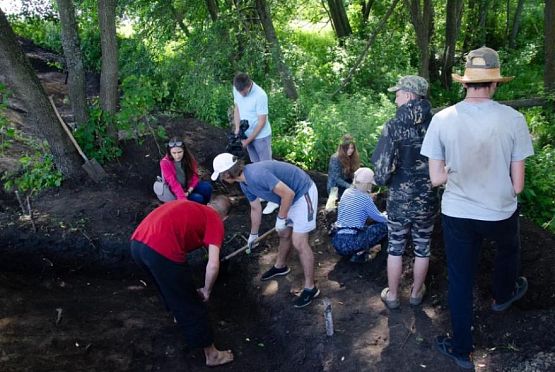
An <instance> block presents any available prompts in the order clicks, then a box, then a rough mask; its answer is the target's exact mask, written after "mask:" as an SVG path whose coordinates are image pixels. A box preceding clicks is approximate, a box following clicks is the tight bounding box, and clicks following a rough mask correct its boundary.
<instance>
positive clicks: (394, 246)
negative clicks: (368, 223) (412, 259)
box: [387, 217, 435, 258]
mask: <svg viewBox="0 0 555 372" xmlns="http://www.w3.org/2000/svg"><path fill="white" fill-rule="evenodd" d="M434 221H435V217H432V218H429V219H416V220H413V221H407V220H406V219H403V220H402V221H399V220H392V219H391V218H389V219H388V221H387V233H388V239H389V246H388V248H387V252H388V253H389V254H390V255H392V256H402V255H403V254H404V253H405V248H406V246H407V242H408V239H409V237H411V238H412V244H413V245H414V255H415V256H416V257H421V258H426V257H430V242H431V240H432V233H433V231H434Z"/></svg>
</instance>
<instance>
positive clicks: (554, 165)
mask: <svg viewBox="0 0 555 372" xmlns="http://www.w3.org/2000/svg"><path fill="white" fill-rule="evenodd" d="M554 169H555V148H554V147H553V146H551V145H546V146H544V147H543V148H536V149H535V154H534V156H532V157H530V158H528V159H527V160H526V173H525V174H526V182H525V187H524V190H523V192H522V193H521V194H520V197H519V199H520V202H521V206H522V211H523V213H524V215H525V216H526V217H528V218H529V219H531V220H532V221H535V222H536V223H537V224H539V225H541V226H543V227H544V228H549V229H550V230H551V231H552V232H555V222H554V221H555V220H554V218H555V172H554V171H553V170H554Z"/></svg>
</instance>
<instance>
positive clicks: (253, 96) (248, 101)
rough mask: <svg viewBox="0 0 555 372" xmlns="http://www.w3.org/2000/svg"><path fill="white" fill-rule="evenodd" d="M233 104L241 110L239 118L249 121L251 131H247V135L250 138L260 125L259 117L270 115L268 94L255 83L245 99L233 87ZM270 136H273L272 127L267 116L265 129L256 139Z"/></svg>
mask: <svg viewBox="0 0 555 372" xmlns="http://www.w3.org/2000/svg"><path fill="white" fill-rule="evenodd" d="M233 102H234V103H235V104H236V105H237V108H238V109H239V117H240V118H241V120H248V121H249V129H247V131H246V132H245V134H246V135H247V136H250V134H251V133H252V131H253V130H254V128H256V125H257V124H258V116H259V115H268V95H266V92H264V90H263V89H262V88H260V87H259V86H258V85H256V83H255V82H254V81H253V82H252V89H251V91H250V92H249V94H247V96H246V97H243V96H242V95H241V94H240V93H239V92H238V91H237V89H235V87H233ZM270 134H272V128H271V127H270V120H269V119H268V117H267V116H266V125H264V128H262V130H261V131H260V132H259V133H258V135H257V136H256V138H257V139H259V138H264V137H268V136H269V135H270Z"/></svg>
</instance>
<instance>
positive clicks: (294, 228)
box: [212, 153, 320, 308]
mask: <svg viewBox="0 0 555 372" xmlns="http://www.w3.org/2000/svg"><path fill="white" fill-rule="evenodd" d="M213 165H214V173H213V174H212V180H213V181H215V180H217V179H218V178H220V179H222V180H224V181H226V182H227V183H234V182H239V184H240V186H241V189H242V190H243V193H244V194H245V196H246V197H247V199H248V200H249V202H250V205H251V231H250V236H249V240H248V243H249V245H251V246H252V245H253V244H255V242H256V240H257V239H258V232H259V231H258V229H259V227H260V221H261V219H262V206H261V203H260V199H261V198H262V199H265V200H268V201H271V202H274V203H277V204H279V211H278V216H277V220H276V231H277V232H278V236H279V247H278V254H277V259H276V263H275V264H274V266H272V268H271V269H270V270H268V271H267V272H265V273H264V274H262V277H261V280H263V281H264V280H269V279H271V278H273V277H277V276H282V275H287V274H288V273H289V271H291V270H290V269H289V267H287V264H286V261H287V257H288V256H289V253H290V251H291V245H293V247H295V249H296V250H297V252H298V253H299V258H300V260H301V265H302V267H303V271H304V290H303V291H302V293H301V295H300V296H299V297H298V298H297V299H296V300H295V302H294V306H295V307H297V308H301V307H305V306H307V305H308V304H310V303H311V302H312V299H313V298H315V297H317V296H318V295H319V294H320V291H319V290H318V288H316V286H315V285H314V254H313V253H312V248H311V247H310V245H309V243H308V233H309V232H310V231H312V230H314V229H315V228H316V211H317V207H318V205H317V203H318V190H317V189H316V185H315V184H314V182H312V180H311V179H310V177H309V176H308V175H307V174H306V173H305V172H303V171H302V170H301V169H299V168H297V167H296V166H294V165H291V164H288V163H284V162H281V161H272V160H267V161H260V162H257V163H252V164H249V165H244V163H243V161H241V160H238V159H237V157H235V156H233V155H232V154H229V153H223V154H219V155H218V156H216V158H215V159H214V163H213Z"/></svg>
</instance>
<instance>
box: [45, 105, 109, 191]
mask: <svg viewBox="0 0 555 372" xmlns="http://www.w3.org/2000/svg"><path fill="white" fill-rule="evenodd" d="M48 100H49V101H50V104H51V105H52V108H53V109H54V113H55V114H56V117H57V118H58V120H59V121H60V124H61V125H62V128H64V130H65V132H66V133H67V135H68V136H69V139H70V140H71V142H72V143H73V145H74V146H75V148H76V149H77V151H78V152H79V155H81V157H82V158H83V160H85V164H83V169H84V170H85V172H87V174H88V175H89V177H90V178H91V179H92V180H93V181H94V182H96V183H98V182H100V181H101V180H102V179H103V178H104V177H106V176H107V174H106V171H105V170H104V168H102V166H101V165H100V164H98V162H97V161H96V159H89V158H87V155H85V153H84V152H83V150H81V147H80V146H79V144H78V143H77V141H76V140H75V138H74V137H73V134H71V131H70V130H69V128H68V126H67V124H66V123H65V122H64V119H62V117H61V116H60V113H59V112H58V109H57V108H56V105H54V101H53V100H52V97H48Z"/></svg>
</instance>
